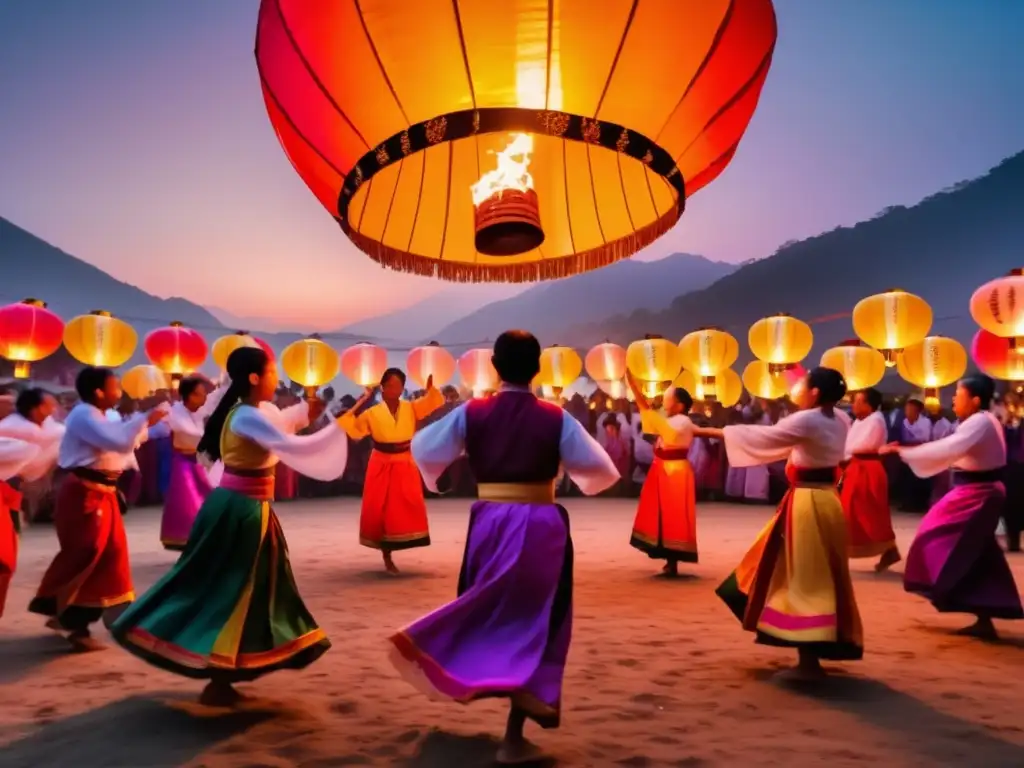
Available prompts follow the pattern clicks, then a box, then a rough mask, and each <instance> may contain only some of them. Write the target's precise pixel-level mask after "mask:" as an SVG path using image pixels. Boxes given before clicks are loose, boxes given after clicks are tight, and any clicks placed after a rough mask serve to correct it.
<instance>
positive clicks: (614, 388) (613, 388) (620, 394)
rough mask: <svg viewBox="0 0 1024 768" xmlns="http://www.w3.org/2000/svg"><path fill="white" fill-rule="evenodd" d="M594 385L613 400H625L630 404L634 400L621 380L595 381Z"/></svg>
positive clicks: (630, 391)
mask: <svg viewBox="0 0 1024 768" xmlns="http://www.w3.org/2000/svg"><path fill="white" fill-rule="evenodd" d="M623 351H625V350H623ZM594 383H595V384H597V386H598V389H600V390H601V391H602V392H604V393H605V394H606V395H608V396H609V397H610V398H612V399H613V400H622V399H626V400H628V401H629V402H631V403H632V402H634V401H635V399H636V398H634V397H633V390H631V389H630V388H629V385H628V384H626V382H625V381H623V380H622V379H597V380H595V381H594Z"/></svg>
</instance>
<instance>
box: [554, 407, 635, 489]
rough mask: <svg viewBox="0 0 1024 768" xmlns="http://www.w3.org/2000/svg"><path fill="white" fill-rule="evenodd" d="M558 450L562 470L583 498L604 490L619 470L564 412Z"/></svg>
mask: <svg viewBox="0 0 1024 768" xmlns="http://www.w3.org/2000/svg"><path fill="white" fill-rule="evenodd" d="M558 450H559V452H560V453H561V456H562V468H563V469H564V470H565V471H566V472H567V473H568V475H569V477H570V478H571V479H572V481H573V482H574V483H576V486H577V487H578V488H579V489H580V491H582V492H583V493H584V494H586V495H587V496H594V495H596V494H598V493H600V492H601V491H605V490H608V489H609V488H611V487H612V486H613V485H615V483H616V482H618V480H619V477H620V475H619V470H618V469H616V467H615V462H613V461H612V459H611V456H609V455H608V452H607V451H606V450H605V449H604V448H602V447H601V444H600V443H599V442H597V440H595V439H594V438H593V437H591V435H590V433H589V432H587V430H585V429H584V428H583V425H582V424H580V423H579V422H578V421H577V420H576V419H575V418H573V417H572V416H571V415H570V414H568V413H564V412H563V413H562V437H561V440H560V442H559V446H558Z"/></svg>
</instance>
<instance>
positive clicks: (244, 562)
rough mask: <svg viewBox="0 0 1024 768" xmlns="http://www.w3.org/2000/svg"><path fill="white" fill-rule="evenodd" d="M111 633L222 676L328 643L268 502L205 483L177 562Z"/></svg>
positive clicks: (242, 676) (155, 657) (313, 653)
mask: <svg viewBox="0 0 1024 768" xmlns="http://www.w3.org/2000/svg"><path fill="white" fill-rule="evenodd" d="M111 633H112V634H113V636H114V639H115V640H116V641H117V642H118V643H120V644H121V645H122V646H124V648H126V649H127V650H128V651H130V652H131V653H133V654H135V655H136V656H139V657H140V658H142V659H144V660H146V661H148V662H149V663H151V664H153V665H155V666H157V667H160V668H162V669H166V670H168V671H170V672H175V673H177V674H179V675H184V676H185V677H192V678H214V679H217V680H222V681H226V682H241V681H247V680H255V679H256V678H258V677H261V676H263V675H265V674H267V673H268V672H274V671H276V670H279V669H302V668H304V667H306V666H308V665H309V664H311V663H312V662H314V661H315V660H316V659H318V658H319V657H320V656H321V655H322V654H323V653H324V652H325V651H326V650H327V649H328V648H330V645H331V644H330V641H329V640H328V639H327V636H326V635H325V634H324V632H323V630H321V629H320V628H319V627H318V626H317V624H316V621H315V620H314V619H313V617H312V615H311V614H310V612H309V610H308V609H307V608H306V606H305V604H304V603H303V602H302V598H301V597H300V596H299V590H298V588H297V587H296V586H295V578H294V577H293V576H292V569H291V565H290V564H289V562H288V545H287V544H286V543H285V539H284V533H283V532H282V530H281V525H280V523H279V522H278V520H277V516H276V515H275V514H274V510H273V509H271V506H270V503H269V502H267V501H259V500H257V499H253V498H251V497H249V496H245V495H243V494H241V493H238V492H236V491H232V490H228V489H226V488H217V489H215V490H213V491H212V492H211V493H210V495H209V496H208V497H207V499H206V501H205V502H204V503H203V506H202V508H201V509H200V510H199V514H198V516H197V517H196V521H195V524H194V526H193V528H192V532H191V534H190V536H189V539H188V544H187V545H186V546H185V550H184V552H182V554H181V557H180V558H179V559H178V562H177V563H176V564H175V565H174V566H173V567H172V568H171V570H170V571H168V572H167V574H166V575H165V576H164V577H163V578H162V579H160V580H159V581H158V582H157V583H156V584H155V585H154V586H153V587H152V589H150V590H149V591H148V592H146V594H144V595H143V596H142V597H141V598H139V599H138V600H137V601H136V602H135V603H133V604H132V605H131V607H130V608H128V609H127V610H126V611H125V612H124V613H123V614H122V615H121V616H120V617H119V618H118V620H117V621H116V622H115V623H114V625H113V627H111Z"/></svg>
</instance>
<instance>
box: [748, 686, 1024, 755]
mask: <svg viewBox="0 0 1024 768" xmlns="http://www.w3.org/2000/svg"><path fill="white" fill-rule="evenodd" d="M772 674H773V672H772V671H771V670H766V671H759V672H758V674H757V677H759V678H761V679H767V678H768V677H770V676H771V675H772ZM784 687H785V688H786V689H787V690H789V691H792V692H794V693H797V694H799V695H802V696H806V697H808V698H811V699H814V700H815V701H819V702H821V703H822V705H824V706H828V707H831V708H833V709H836V710H839V711H842V712H845V713H847V714H849V715H853V716H855V717H857V718H859V719H860V720H863V721H864V722H866V723H870V724H871V725H872V726H874V727H876V728H881V729H885V730H888V731H892V732H893V734H894V735H896V736H898V737H899V741H900V744H901V745H902V746H903V747H905V748H906V749H907V750H908V751H911V750H912V751H914V752H916V753H918V754H919V755H920V756H921V757H923V758H925V759H927V760H929V761H934V762H935V763H936V764H939V765H942V764H945V765H948V764H950V761H951V760H956V756H957V754H958V753H963V752H969V753H970V761H971V764H972V765H984V766H991V767H992V768H995V766H1008V767H1009V766H1020V765H1024V746H1020V745H1019V744H1014V743H1012V742H1009V741H1004V740H1003V739H1000V738H998V737H997V736H995V735H993V734H992V732H990V731H988V730H986V729H985V728H984V727H983V726H980V725H976V724H975V723H971V722H968V721H966V720H961V719H960V718H957V717H953V716H952V715H948V714H946V713H944V712H940V711H939V710H937V709H934V708H933V707H931V706H930V705H928V704H927V703H925V702H924V701H921V700H920V699H918V698H915V697H914V696H910V695H908V694H906V693H902V692H901V691H897V690H896V689H894V688H890V687H889V686H888V685H886V684H885V683H883V682H880V681H878V680H871V679H868V678H864V677H854V676H846V675H843V674H840V673H836V674H833V675H832V676H831V677H830V678H829V679H828V680H827V681H824V682H821V683H808V684H794V683H788V684H784Z"/></svg>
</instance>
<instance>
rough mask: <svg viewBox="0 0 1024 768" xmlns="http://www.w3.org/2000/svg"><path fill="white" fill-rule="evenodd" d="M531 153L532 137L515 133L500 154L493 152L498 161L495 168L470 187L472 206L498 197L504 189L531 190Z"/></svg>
mask: <svg viewBox="0 0 1024 768" xmlns="http://www.w3.org/2000/svg"><path fill="white" fill-rule="evenodd" d="M532 153H533V136H531V135H530V134H528V133H516V134H513V136H512V141H511V142H510V143H509V145H508V146H507V147H505V149H503V150H502V151H501V152H495V153H494V154H495V156H496V157H497V159H498V164H497V167H496V168H495V169H494V170H492V171H488V172H487V173H485V174H484V175H483V176H481V177H480V181H478V182H477V183H476V184H474V185H472V186H471V187H470V191H471V192H472V193H473V205H480V203H482V202H483V201H484V200H486V199H487V198H489V197H491V196H492V195H500V194H501V193H502V192H504V191H505V190H506V189H514V190H517V191H519V192H526V191H527V190H529V189H533V176H532V175H530V155H531V154H532Z"/></svg>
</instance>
